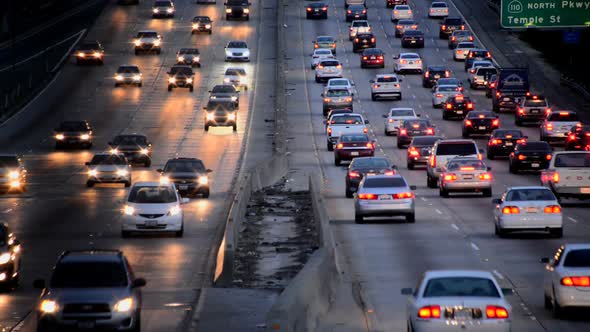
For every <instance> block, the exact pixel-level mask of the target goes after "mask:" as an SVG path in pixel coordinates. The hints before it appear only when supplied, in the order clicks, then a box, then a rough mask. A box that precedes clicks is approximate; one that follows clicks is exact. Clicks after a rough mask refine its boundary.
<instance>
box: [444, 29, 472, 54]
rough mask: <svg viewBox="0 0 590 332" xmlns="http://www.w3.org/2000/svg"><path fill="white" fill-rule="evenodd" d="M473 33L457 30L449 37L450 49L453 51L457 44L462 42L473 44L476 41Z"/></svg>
mask: <svg viewBox="0 0 590 332" xmlns="http://www.w3.org/2000/svg"><path fill="white" fill-rule="evenodd" d="M474 39H475V38H474V36H473V32H471V31H468V30H455V31H453V33H451V35H450V36H449V49H450V50H453V49H455V47H457V44H459V43H461V42H473V41H474Z"/></svg>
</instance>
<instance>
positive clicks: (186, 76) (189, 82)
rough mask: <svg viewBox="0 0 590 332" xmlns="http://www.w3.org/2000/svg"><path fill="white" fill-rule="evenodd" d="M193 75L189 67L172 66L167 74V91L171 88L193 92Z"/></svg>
mask: <svg viewBox="0 0 590 332" xmlns="http://www.w3.org/2000/svg"><path fill="white" fill-rule="evenodd" d="M194 79H195V73H194V72H193V69H192V68H191V67H189V66H184V65H182V66H178V65H177V66H172V68H170V71H169V72H168V91H172V89H173V88H188V90H189V91H190V92H193V90H194V85H193V82H194Z"/></svg>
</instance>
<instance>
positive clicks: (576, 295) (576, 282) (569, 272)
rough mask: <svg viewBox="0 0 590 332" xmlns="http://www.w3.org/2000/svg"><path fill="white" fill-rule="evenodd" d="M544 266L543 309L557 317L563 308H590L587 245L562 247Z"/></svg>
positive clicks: (547, 259)
mask: <svg viewBox="0 0 590 332" xmlns="http://www.w3.org/2000/svg"><path fill="white" fill-rule="evenodd" d="M541 262H542V263H546V264H547V265H546V266H545V272H544V278H543V279H544V281H543V289H544V295H545V308H546V309H553V314H554V316H556V318H560V316H561V314H562V313H563V311H564V309H567V308H585V309H587V308H588V307H590V292H588V287H589V285H590V244H588V243H580V244H565V245H562V246H561V247H559V249H557V252H556V253H555V255H553V257H551V259H549V258H542V259H541Z"/></svg>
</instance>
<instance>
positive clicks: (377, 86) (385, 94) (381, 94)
mask: <svg viewBox="0 0 590 332" xmlns="http://www.w3.org/2000/svg"><path fill="white" fill-rule="evenodd" d="M401 81H402V80H401V79H400V78H398V77H397V75H395V74H377V75H375V78H374V79H372V80H371V81H370V82H371V100H373V101H375V100H377V98H395V99H397V100H402V88H401V85H400V82H401Z"/></svg>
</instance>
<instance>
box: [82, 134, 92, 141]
mask: <svg viewBox="0 0 590 332" xmlns="http://www.w3.org/2000/svg"><path fill="white" fill-rule="evenodd" d="M80 138H81V139H83V140H87V139H89V138H90V135H89V134H82V135H81V136H80Z"/></svg>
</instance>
